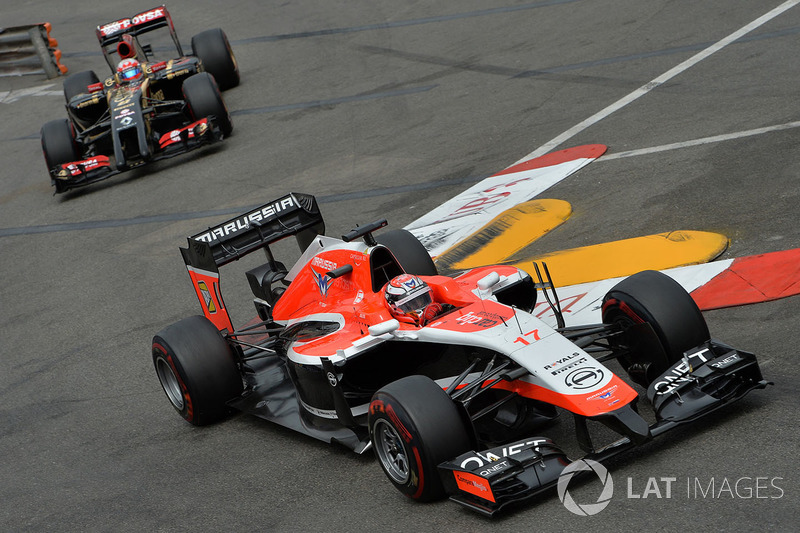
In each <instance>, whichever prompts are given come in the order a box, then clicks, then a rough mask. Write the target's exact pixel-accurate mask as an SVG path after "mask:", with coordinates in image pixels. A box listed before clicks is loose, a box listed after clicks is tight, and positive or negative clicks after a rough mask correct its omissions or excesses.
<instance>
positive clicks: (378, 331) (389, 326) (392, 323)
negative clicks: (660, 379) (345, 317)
mask: <svg viewBox="0 0 800 533" xmlns="http://www.w3.org/2000/svg"><path fill="white" fill-rule="evenodd" d="M398 329H400V322H398V321H397V319H395V318H393V319H391V320H387V321H386V322H381V323H380V324H375V325H374V326H370V327H369V334H370V335H372V336H373V337H380V336H381V335H385V334H387V333H392V332H393V331H397V330H398Z"/></svg>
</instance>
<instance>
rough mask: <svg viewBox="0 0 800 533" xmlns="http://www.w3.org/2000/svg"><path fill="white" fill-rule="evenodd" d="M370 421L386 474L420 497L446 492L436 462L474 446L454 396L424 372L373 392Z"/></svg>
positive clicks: (431, 498) (429, 498) (436, 496)
mask: <svg viewBox="0 0 800 533" xmlns="http://www.w3.org/2000/svg"><path fill="white" fill-rule="evenodd" d="M368 424H369V433H370V438H371V439H372V445H373V447H374V448H375V455H376V456H377V458H378V462H379V463H380V465H381V468H382V469H383V472H384V473H385V474H386V477H388V478H389V481H391V482H392V484H393V485H394V486H395V487H396V488H397V489H398V490H399V491H400V492H402V493H403V494H405V495H407V496H408V497H410V498H412V499H414V500H417V501H420V502H427V501H434V500H438V499H441V498H443V497H444V496H445V490H444V487H443V485H442V481H441V478H440V477H439V472H438V470H437V466H438V465H439V464H440V463H442V462H444V461H446V460H449V459H453V458H455V457H457V456H459V455H461V454H462V453H465V452H467V451H469V450H470V449H471V448H472V446H471V440H470V437H469V433H468V432H467V429H466V427H465V425H464V422H463V421H462V419H461V417H460V416H459V413H458V410H457V408H456V405H455V404H454V403H453V400H451V399H450V397H449V396H448V395H447V393H445V392H444V391H443V390H442V389H441V387H439V386H438V385H437V384H436V383H434V382H433V381H432V380H431V379H429V378H427V377H425V376H409V377H405V378H402V379H399V380H397V381H394V382H392V383H390V384H389V385H386V386H385V387H383V388H382V389H380V390H379V391H378V392H376V393H375V394H374V395H373V397H372V402H371V403H370V408H369V419H368Z"/></svg>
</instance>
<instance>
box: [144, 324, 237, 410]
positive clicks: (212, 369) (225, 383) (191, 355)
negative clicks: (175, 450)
mask: <svg viewBox="0 0 800 533" xmlns="http://www.w3.org/2000/svg"><path fill="white" fill-rule="evenodd" d="M153 365H154V366H155V369H156V374H157V375H158V380H159V381H160V382H161V387H162V388H163V389H164V392H165V393H166V395H167V398H169V401H170V403H171V404H172V407H174V408H175V410H176V411H178V413H180V415H181V416H182V417H183V418H184V419H186V421H188V422H190V423H192V424H194V425H196V426H203V425H206V424H211V423H213V422H217V421H219V420H221V419H222V418H224V417H225V416H226V415H227V414H228V413H229V412H230V409H229V408H228V406H227V405H226V402H227V401H228V400H231V399H233V398H236V397H238V396H239V395H240V394H241V393H242V390H243V388H244V387H243V384H242V376H241V374H240V373H239V369H238V368H237V366H236V361H235V360H234V358H233V353H232V351H231V347H230V346H229V345H228V343H227V341H226V340H225V339H224V338H223V337H222V335H221V334H220V332H219V331H218V330H217V328H216V327H215V326H214V324H212V323H211V321H209V320H208V319H207V318H206V317H204V316H192V317H189V318H185V319H183V320H181V321H179V322H176V323H175V324H172V325H170V326H167V327H166V328H164V329H162V330H161V331H160V332H158V334H157V335H156V336H155V337H153Z"/></svg>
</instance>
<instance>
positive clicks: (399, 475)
mask: <svg viewBox="0 0 800 533" xmlns="http://www.w3.org/2000/svg"><path fill="white" fill-rule="evenodd" d="M373 434H374V435H375V451H376V452H377V453H378V459H379V460H380V462H381V466H383V469H384V470H385V471H386V473H387V474H389V477H390V478H391V479H392V481H394V482H395V483H397V484H399V485H403V484H405V483H406V482H408V478H409V475H410V473H409V470H408V456H407V455H406V449H405V447H403V442H402V440H401V439H400V434H399V433H397V430H396V429H395V428H394V427H393V426H392V425H391V424H389V423H388V422H386V421H385V420H378V421H377V422H375V425H374V426H373Z"/></svg>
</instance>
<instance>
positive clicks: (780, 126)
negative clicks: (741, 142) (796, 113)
mask: <svg viewBox="0 0 800 533" xmlns="http://www.w3.org/2000/svg"><path fill="white" fill-rule="evenodd" d="M792 128H800V120H799V121H795V122H787V123H785V124H777V125H775V126H767V127H764V128H757V129H754V130H745V131H737V132H735V133H726V134H724V135H714V136H712V137H703V138H701V139H694V140H692V141H683V142H678V143H672V144H662V145H661V146H653V147H651V148H640V149H639V150H629V151H627V152H617V153H614V154H603V156H602V157H600V158H598V159H597V161H598V162H602V161H611V160H612V159H621V158H623V157H636V156H639V155H647V154H654V153H656V152H666V151H667V150H677V149H679V148H688V147H690V146H700V145H701V144H710V143H716V142H720V141H730V140H733V139H741V138H743V137H752V136H753V135H761V134H762V133H770V132H773V131H781V130H789V129H792Z"/></svg>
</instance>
